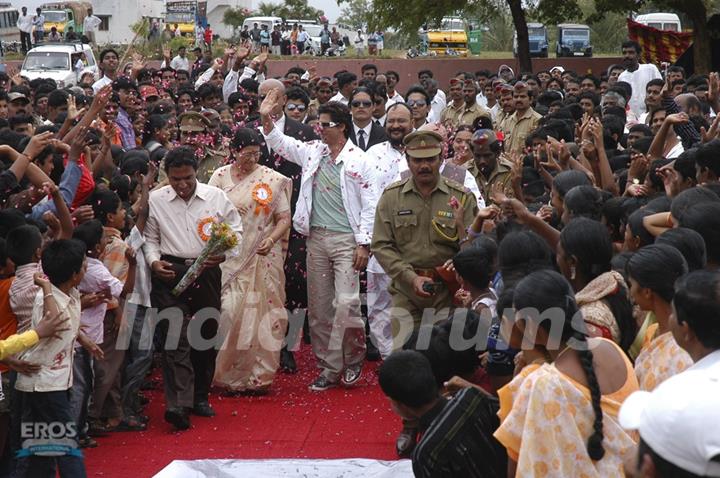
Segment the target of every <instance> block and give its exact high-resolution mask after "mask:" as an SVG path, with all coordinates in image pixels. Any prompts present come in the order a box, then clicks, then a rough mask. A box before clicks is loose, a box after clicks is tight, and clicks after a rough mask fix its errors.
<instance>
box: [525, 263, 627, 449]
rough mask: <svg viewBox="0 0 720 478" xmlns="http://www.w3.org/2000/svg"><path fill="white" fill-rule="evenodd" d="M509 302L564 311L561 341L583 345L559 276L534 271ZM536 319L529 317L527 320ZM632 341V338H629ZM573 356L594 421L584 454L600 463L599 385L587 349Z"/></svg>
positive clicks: (569, 293) (566, 288)
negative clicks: (585, 380)
mask: <svg viewBox="0 0 720 478" xmlns="http://www.w3.org/2000/svg"><path fill="white" fill-rule="evenodd" d="M513 303H514V306H515V309H516V310H521V309H525V308H533V309H535V310H537V311H540V312H543V311H546V310H548V309H554V308H558V309H560V310H562V311H563V312H564V316H565V321H564V322H563V330H562V338H563V341H565V342H566V341H568V340H570V339H574V340H576V341H579V342H586V341H587V336H586V335H585V333H584V332H583V331H578V330H576V329H575V328H574V327H573V323H572V322H573V321H572V318H574V317H576V315H577V314H578V313H579V312H580V309H579V307H578V305H577V302H575V297H574V293H573V290H572V287H571V286H570V283H569V282H568V281H567V279H565V277H563V276H562V275H561V274H559V273H557V272H555V271H547V270H545V271H536V272H533V273H532V274H530V275H529V276H527V277H526V278H525V279H523V280H521V281H520V282H519V283H518V284H517V286H515V291H514V293H513ZM532 317H536V318H537V317H538V316H537V315H534V314H531V315H530V317H529V318H532ZM538 326H539V327H542V328H544V329H545V330H547V331H548V332H549V331H550V326H551V324H550V321H548V320H543V321H542V322H540V323H539V324H538ZM633 338H634V337H633ZM577 355H578V358H579V359H580V364H581V365H582V368H583V371H584V372H585V376H586V378H587V383H588V389H589V390H590V399H591V402H592V408H593V412H594V414H595V420H594V421H593V433H592V435H590V437H589V438H588V442H587V452H588V456H589V457H590V459H591V460H593V461H599V460H602V458H603V456H605V448H604V447H603V444H602V442H603V411H602V407H601V405H600V401H601V399H602V395H601V393H600V384H599V382H598V379H597V375H596V374H595V367H594V366H593V353H592V351H591V350H590V347H579V348H578V349H577Z"/></svg>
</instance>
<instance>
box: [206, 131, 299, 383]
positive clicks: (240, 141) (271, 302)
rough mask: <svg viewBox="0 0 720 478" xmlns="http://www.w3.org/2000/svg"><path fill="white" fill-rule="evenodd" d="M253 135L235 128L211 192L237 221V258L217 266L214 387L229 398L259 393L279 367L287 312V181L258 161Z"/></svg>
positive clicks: (257, 138) (257, 143)
mask: <svg viewBox="0 0 720 478" xmlns="http://www.w3.org/2000/svg"><path fill="white" fill-rule="evenodd" d="M260 145H261V138H260V135H259V134H258V133H257V132H256V131H254V130H251V129H248V128H241V129H239V130H238V131H237V132H236V133H235V136H234V137H233V140H232V142H231V152H232V155H233V156H234V159H235V161H234V162H233V163H232V164H230V165H227V166H223V167H221V168H219V169H217V170H216V171H215V172H214V173H213V175H212V178H210V182H209V183H208V184H210V185H211V186H216V187H218V188H220V189H222V190H223V191H225V193H226V194H227V195H228V197H229V198H230V200H231V201H232V202H233V204H235V206H236V207H237V208H238V211H240V214H241V216H242V220H243V241H242V243H241V245H240V252H239V253H238V254H237V255H236V256H234V257H228V259H227V260H226V261H225V262H224V263H223V264H222V274H223V276H222V283H223V289H222V311H221V319H220V323H221V331H222V333H225V334H226V335H225V340H224V343H223V346H222V349H221V350H220V351H219V352H218V355H217V361H216V367H215V379H214V381H215V384H217V385H219V386H221V387H224V388H225V389H227V391H228V392H229V393H245V394H255V395H261V394H265V393H267V391H268V389H269V387H270V385H271V384H272V381H273V378H274V376H275V372H276V371H277V369H278V366H279V364H280V349H281V348H282V344H283V339H284V337H285V330H286V328H287V320H288V319H287V312H286V311H285V308H284V304H285V275H284V272H283V264H284V262H285V254H286V252H287V239H288V234H289V231H290V194H291V190H292V182H291V180H290V179H289V178H287V177H285V176H283V175H282V174H279V173H277V172H275V171H273V170H272V169H269V168H267V167H265V166H261V165H258V164H257V162H258V160H259V159H260V147H261V146H260Z"/></svg>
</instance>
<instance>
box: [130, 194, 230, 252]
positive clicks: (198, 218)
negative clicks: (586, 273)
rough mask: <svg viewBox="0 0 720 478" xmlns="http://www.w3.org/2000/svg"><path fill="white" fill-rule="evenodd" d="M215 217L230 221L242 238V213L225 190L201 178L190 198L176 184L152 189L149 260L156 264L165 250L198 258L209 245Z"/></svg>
mask: <svg viewBox="0 0 720 478" xmlns="http://www.w3.org/2000/svg"><path fill="white" fill-rule="evenodd" d="M213 220H220V221H222V222H225V223H226V224H228V225H229V226H230V228H231V229H232V230H233V231H235V233H236V234H237V236H238V242H239V241H240V239H241V238H242V220H241V218H240V213H238V210H237V208H236V207H235V205H234V204H233V203H232V202H231V201H230V199H228V197H227V195H226V194H225V192H224V191H223V190H221V189H219V188H216V187H214V186H208V185H207V184H203V183H200V182H198V183H197V184H196V186H195V193H194V194H193V196H192V197H191V198H190V200H188V201H185V200H183V199H182V198H181V197H180V196H178V195H177V193H176V192H175V190H174V189H173V188H172V186H163V187H161V188H160V189H157V190H155V191H152V192H151V193H150V200H149V213H148V218H147V224H146V226H145V245H144V251H145V256H146V258H147V263H148V264H150V266H152V263H153V262H155V261H158V260H160V256H161V255H163V254H167V255H170V256H175V257H182V258H186V259H195V258H197V257H198V256H199V255H200V253H201V252H202V250H203V249H204V248H205V243H206V241H207V237H209V234H210V225H211V223H212V221H213Z"/></svg>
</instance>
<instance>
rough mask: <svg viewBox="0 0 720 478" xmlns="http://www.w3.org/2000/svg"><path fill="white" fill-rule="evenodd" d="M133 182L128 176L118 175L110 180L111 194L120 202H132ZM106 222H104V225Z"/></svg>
mask: <svg viewBox="0 0 720 478" xmlns="http://www.w3.org/2000/svg"><path fill="white" fill-rule="evenodd" d="M133 182H134V181H133V179H132V178H130V176H128V175H127V174H116V175H115V176H113V177H112V178H111V179H110V184H108V188H109V190H110V191H111V192H113V193H115V194H117V196H118V198H119V199H120V201H122V202H124V203H127V202H129V201H130V192H131V191H132V190H133ZM110 212H114V211H110ZM95 217H97V213H95ZM104 222H105V221H103V223H104Z"/></svg>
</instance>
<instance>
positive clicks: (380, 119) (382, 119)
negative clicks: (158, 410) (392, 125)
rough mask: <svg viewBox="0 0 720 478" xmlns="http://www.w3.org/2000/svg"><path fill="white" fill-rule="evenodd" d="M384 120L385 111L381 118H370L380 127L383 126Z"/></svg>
mask: <svg viewBox="0 0 720 478" xmlns="http://www.w3.org/2000/svg"><path fill="white" fill-rule="evenodd" d="M385 120H387V113H386V114H384V115H382V118H375V117H373V119H372V121H373V123H375V122H377V123H380V127H381V128H385Z"/></svg>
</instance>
